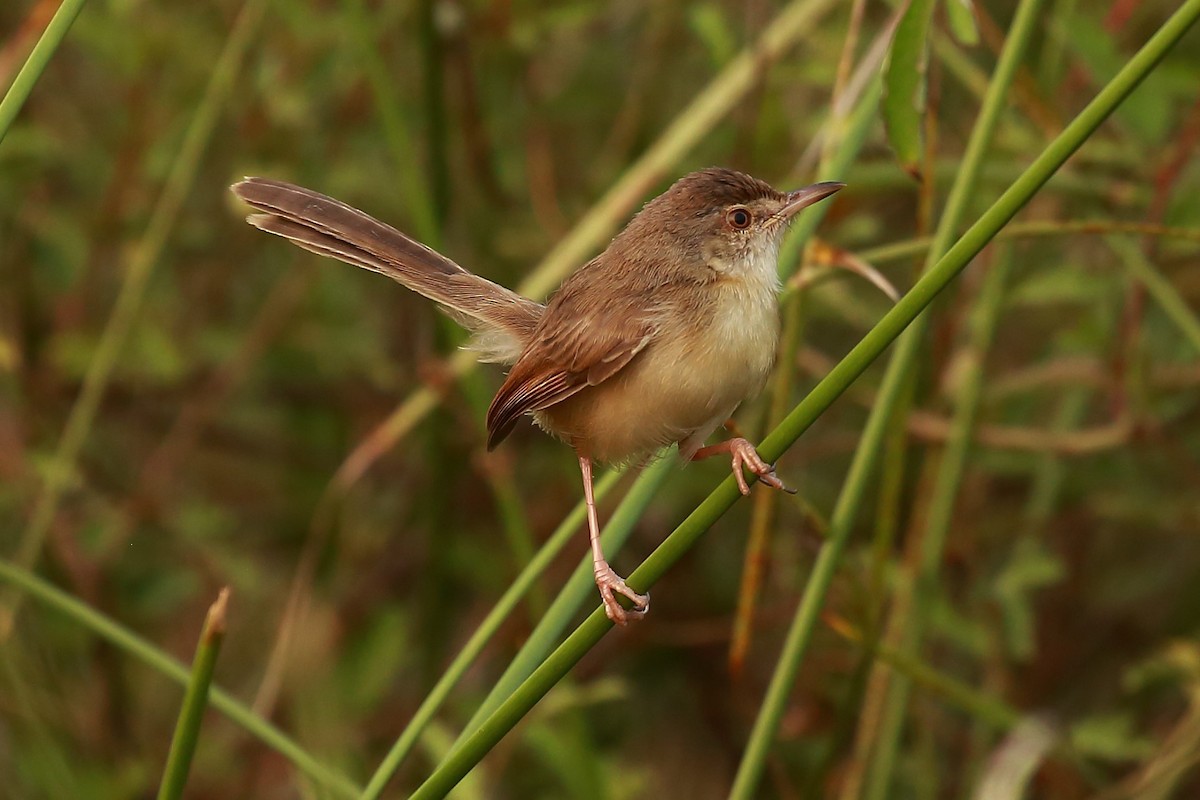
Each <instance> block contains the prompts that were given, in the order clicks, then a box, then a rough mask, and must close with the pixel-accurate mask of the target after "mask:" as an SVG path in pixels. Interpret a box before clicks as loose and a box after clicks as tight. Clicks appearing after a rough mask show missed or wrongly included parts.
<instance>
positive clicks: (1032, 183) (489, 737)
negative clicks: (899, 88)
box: [412, 0, 1200, 800]
mask: <svg viewBox="0 0 1200 800" xmlns="http://www.w3.org/2000/svg"><path fill="white" fill-rule="evenodd" d="M1198 16H1200V0H1188V1H1187V2H1186V3H1185V4H1184V5H1183V6H1182V7H1181V8H1180V9H1179V11H1177V12H1176V13H1175V14H1174V15H1173V16H1172V17H1171V18H1170V19H1169V20H1168V21H1167V22H1166V23H1164V25H1163V26H1162V27H1161V28H1160V29H1159V30H1158V32H1157V33H1155V34H1154V36H1153V37H1151V39H1150V41H1149V42H1147V43H1146V45H1145V46H1143V47H1142V49H1141V50H1140V51H1138V53H1137V54H1136V55H1134V56H1133V58H1132V59H1130V61H1129V62H1128V63H1127V64H1126V65H1125V66H1124V67H1123V68H1122V70H1121V71H1120V72H1119V73H1118V74H1117V75H1116V76H1115V77H1114V78H1113V79H1112V81H1110V82H1109V84H1108V85H1107V86H1105V87H1104V89H1102V90H1101V91H1100V93H1099V94H1098V95H1097V96H1096V98H1095V99H1093V100H1092V102H1091V103H1089V104H1088V106H1087V107H1086V108H1084V109H1083V111H1082V112H1080V114H1079V116H1077V117H1076V118H1075V120H1074V121H1072V122H1071V124H1070V125H1068V126H1067V127H1066V129H1064V130H1063V132H1062V133H1061V134H1060V135H1059V136H1058V137H1057V138H1056V139H1055V140H1054V141H1053V142H1051V144H1050V145H1049V146H1048V147H1047V148H1046V150H1045V151H1044V152H1043V153H1042V154H1041V155H1039V156H1038V158H1037V159H1036V160H1035V161H1034V162H1033V164H1031V165H1030V166H1029V168H1028V169H1027V170H1026V171H1025V172H1024V173H1023V174H1022V175H1021V176H1020V177H1019V178H1018V179H1017V180H1016V182H1015V183H1013V185H1012V186H1011V187H1009V189H1008V190H1007V191H1005V192H1004V194H1003V195H1001V197H1000V199H999V200H997V201H996V202H995V203H994V204H993V205H992V206H991V208H989V209H988V210H987V211H986V212H985V213H984V214H983V216H981V217H980V218H979V220H978V221H977V222H976V223H975V224H974V225H972V226H971V227H970V229H968V230H967V232H966V233H965V234H963V236H962V238H961V239H959V241H958V242H957V243H956V244H955V245H954V247H952V248H950V250H949V251H948V252H947V253H946V255H945V256H943V257H942V258H941V259H939V260H938V262H937V264H936V265H935V266H934V268H933V269H932V270H930V271H929V272H928V273H927V274H926V275H925V276H924V277H923V278H922V279H921V280H920V281H919V282H918V283H917V284H916V285H915V286H914V287H913V288H912V290H911V291H910V292H909V293H908V294H907V295H906V296H905V297H903V298H902V299H901V300H900V302H899V303H897V304H896V305H895V306H894V307H893V308H892V310H891V311H889V312H888V314H887V315H886V316H884V318H883V319H882V320H881V321H880V322H879V324H878V325H876V327H875V328H874V329H872V330H871V331H870V332H869V333H868V334H867V335H866V336H865V337H864V338H863V340H862V341H861V342H860V343H859V344H858V345H857V346H856V347H855V348H854V349H853V350H851V352H850V353H849V354H848V355H847V356H846V357H845V358H844V359H843V360H842V361H841V362H840V363H839V364H838V365H837V366H836V367H834V368H833V370H831V371H830V373H829V374H828V375H827V376H826V377H825V379H824V380H822V381H821V382H820V383H819V384H818V385H817V386H816V387H815V388H814V389H813V391H812V392H811V393H809V395H808V396H807V397H806V398H805V399H804V400H803V401H801V402H800V403H799V404H798V405H797V406H796V407H795V408H794V409H793V410H792V413H791V414H789V415H788V417H787V418H786V419H785V420H784V422H783V423H782V424H781V425H780V426H779V427H778V428H776V429H775V431H774V432H773V433H772V434H771V435H770V436H768V437H767V438H766V440H764V442H763V444H762V446H761V447H760V448H759V452H760V453H761V454H762V455H763V457H764V458H766V459H767V460H770V461H774V460H776V459H778V458H779V456H780V455H781V454H782V453H783V452H784V450H786V449H787V448H788V447H790V446H791V445H792V444H793V443H794V442H795V441H796V440H797V439H798V438H799V437H800V435H801V434H802V433H803V432H804V431H805V430H806V429H807V428H808V427H809V426H810V425H812V423H813V422H814V421H815V420H816V419H817V417H819V416H820V415H821V414H822V413H823V412H824V411H825V410H826V409H827V408H828V407H829V406H831V405H832V404H833V402H834V401H835V400H836V399H837V398H838V397H839V396H840V395H841V394H842V392H844V391H845V390H846V388H847V387H849V385H850V384H851V383H852V382H853V381H854V380H855V379H856V378H857V377H858V376H859V375H861V374H862V372H863V371H864V370H866V368H867V367H868V366H869V365H870V364H871V362H872V361H874V359H875V358H877V357H878V356H879V355H880V354H881V353H882V352H883V351H884V350H885V349H886V348H887V346H888V345H889V344H891V343H892V342H893V341H894V340H895V339H896V337H897V336H898V335H899V334H900V332H901V331H902V330H904V328H905V327H906V326H907V325H908V324H909V323H911V322H912V321H913V320H914V319H915V318H916V317H917V315H918V314H920V313H921V311H922V310H924V308H925V307H926V306H927V305H928V304H929V303H930V302H932V300H933V298H934V297H936V296H937V294H938V293H939V292H940V291H941V290H942V289H944V288H945V287H946V286H947V285H948V284H949V283H950V281H951V280H953V279H954V277H955V276H956V275H957V274H958V273H959V272H960V271H961V270H962V269H963V268H964V267H966V265H967V264H968V263H969V262H970V261H971V259H972V258H974V256H975V255H976V254H978V253H979V251H980V250H982V249H983V247H984V246H985V245H986V244H987V243H988V242H989V241H990V240H991V239H992V238H993V237H994V236H995V235H996V233H997V232H999V230H1000V229H1001V228H1002V227H1004V225H1005V224H1006V223H1007V222H1008V221H1009V220H1010V219H1012V217H1013V216H1014V215H1015V214H1016V213H1017V212H1018V211H1019V210H1020V209H1021V207H1022V206H1024V205H1025V203H1027V202H1028V201H1029V199H1030V198H1031V197H1033V195H1034V194H1035V193H1036V192H1037V190H1038V189H1039V188H1040V187H1041V186H1042V184H1044V183H1045V182H1046V181H1047V180H1048V179H1049V178H1050V176H1051V175H1053V174H1054V172H1055V171H1056V170H1057V169H1058V168H1059V167H1061V166H1062V164H1063V162H1065V161H1066V160H1067V158H1068V157H1070V155H1071V154H1072V153H1073V152H1074V151H1075V150H1076V149H1078V148H1079V147H1080V146H1081V145H1082V144H1083V143H1084V142H1085V141H1086V140H1087V138H1088V137H1089V136H1090V135H1091V133H1092V132H1093V131H1094V130H1095V129H1096V128H1097V127H1098V126H1099V125H1100V123H1101V122H1103V121H1104V119H1105V118H1106V117H1107V116H1108V115H1109V114H1110V113H1112V111H1113V109H1114V108H1116V107H1117V106H1118V105H1119V104H1120V102H1121V101H1122V100H1123V99H1125V97H1126V96H1127V95H1128V94H1129V93H1130V92H1131V91H1133V89H1134V88H1135V87H1136V86H1137V84H1138V83H1139V82H1140V81H1141V80H1142V79H1143V78H1144V77H1145V76H1146V75H1147V74H1149V73H1150V71H1151V70H1152V69H1153V68H1154V66H1155V64H1157V63H1158V61H1159V60H1160V59H1161V58H1162V57H1163V56H1164V55H1166V53H1167V51H1168V50H1169V49H1170V48H1171V46H1172V45H1173V44H1175V42H1176V41H1178V40H1179V38H1180V37H1182V36H1183V34H1184V33H1185V32H1186V31H1187V30H1188V28H1189V27H1190V26H1191V24H1192V23H1193V22H1194V21H1195V20H1196V18H1197V17H1198ZM740 496H741V495H740V493H739V492H738V490H737V485H736V483H735V481H734V479H733V476H730V477H729V478H727V479H726V480H725V481H723V482H722V483H721V485H720V486H718V487H717V488H716V489H715V490H714V491H713V492H712V493H711V494H710V495H709V496H708V498H707V499H705V500H704V501H703V502H702V503H701V504H700V505H699V506H698V507H697V508H696V510H695V511H693V512H692V513H691V514H690V515H689V516H688V517H687V519H685V520H684V521H683V522H682V523H681V524H680V525H679V527H677V528H676V529H675V531H674V532H673V533H672V534H671V535H670V536H669V537H667V539H666V541H664V542H663V543H662V544H661V545H660V546H659V547H658V548H657V549H656V550H655V551H654V552H653V553H652V554H651V555H650V557H649V558H647V559H646V561H645V562H643V564H642V565H641V566H640V567H639V568H638V569H637V570H636V571H635V572H634V573H633V574H632V575H630V576H629V578H628V579H627V583H629V585H630V586H631V587H633V588H634V589H635V590H636V591H644V590H645V589H647V588H649V587H650V586H652V585H653V584H654V582H655V581H657V580H658V579H659V578H661V577H662V575H663V574H664V573H665V572H666V571H667V570H668V569H670V568H671V567H672V566H673V565H674V564H675V563H676V562H677V561H678V560H679V559H681V558H682V557H683V556H684V554H686V553H687V552H688V551H689V550H690V549H691V547H692V546H693V545H694V544H695V543H696V541H697V540H698V539H699V538H700V537H701V536H702V535H703V534H704V532H705V531H707V530H708V528H709V527H711V526H712V524H713V523H714V522H715V521H716V520H717V519H719V518H720V517H721V515H722V514H724V512H725V511H727V510H728V509H729V508H730V507H731V506H732V505H733V503H734V502H735V501H736V500H737V498H738V497H740ZM827 546H828V545H827ZM611 627H612V623H610V622H609V621H608V619H607V618H606V617H605V616H604V612H603V611H602V610H600V609H597V610H596V611H595V612H593V613H592V614H591V615H590V616H589V617H588V618H587V619H586V620H585V621H584V622H583V623H582V624H581V625H580V626H579V627H578V628H576V629H575V631H574V632H573V633H572V634H571V635H570V636H568V637H567V639H566V641H564V642H563V643H562V644H561V645H560V646H559V647H558V648H557V649H556V650H555V651H554V652H553V653H551V654H550V656H549V657H548V658H547V659H546V660H545V661H544V662H543V663H542V664H541V666H539V667H538V668H537V669H536V670H535V671H534V672H533V674H532V675H530V676H529V678H528V679H527V680H525V682H524V683H522V684H521V685H520V686H519V687H518V688H517V689H516V691H514V692H513V694H512V695H511V696H510V697H509V698H508V699H507V700H506V701H504V703H502V704H501V705H500V706H499V707H498V708H497V709H496V711H495V712H493V713H492V715H491V716H490V717H489V718H488V719H487V720H485V721H484V723H483V724H482V725H481V726H480V727H479V729H478V730H476V731H475V733H473V734H472V735H471V736H470V738H469V739H467V741H466V742H464V743H463V744H462V746H460V747H459V748H458V749H457V750H455V751H454V752H453V753H452V754H451V755H450V756H449V757H448V758H447V759H446V760H445V761H443V762H442V763H441V764H440V765H439V766H438V768H437V769H436V770H435V771H434V772H433V773H432V774H431V775H430V776H429V778H428V779H427V780H426V782H425V783H424V784H423V785H422V786H421V787H420V788H418V789H417V791H416V792H415V793H414V794H413V795H412V798H413V800H428V798H433V797H443V796H445V795H446V793H448V792H449V791H450V790H451V789H452V788H453V787H454V785H455V784H456V783H457V782H458V781H459V780H460V779H461V778H462V776H463V775H465V774H466V773H467V772H468V771H470V769H471V768H472V767H473V766H474V765H475V764H477V763H478V762H479V761H480V760H481V759H482V758H483V756H484V755H485V754H486V753H487V752H488V751H489V750H490V749H491V748H492V747H493V746H494V745H495V744H496V743H497V742H498V741H499V740H500V739H501V738H502V737H503V736H504V735H505V734H506V733H507V732H508V731H509V730H511V729H512V727H513V726H514V725H516V724H517V722H518V721H519V720H520V719H521V718H522V717H523V716H524V715H525V714H526V713H528V711H529V710H530V709H531V708H532V707H533V706H534V705H535V704H536V703H537V701H538V700H540V699H541V698H542V697H543V696H545V694H546V692H548V691H549V690H550V688H551V687H552V686H554V684H555V683H557V682H558V681H559V680H561V679H562V677H563V676H565V675H566V674H567V672H569V671H570V669H571V667H573V666H574V665H575V664H576V663H578V662H579V660H580V659H581V658H583V656H584V655H585V654H586V653H587V652H588V651H589V650H590V649H591V648H592V647H593V646H594V645H595V644H596V643H597V642H599V641H600V639H601V638H602V637H603V636H604V634H605V633H607V632H608V631H609V630H610V629H611Z"/></svg>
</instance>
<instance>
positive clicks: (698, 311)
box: [231, 167, 845, 625]
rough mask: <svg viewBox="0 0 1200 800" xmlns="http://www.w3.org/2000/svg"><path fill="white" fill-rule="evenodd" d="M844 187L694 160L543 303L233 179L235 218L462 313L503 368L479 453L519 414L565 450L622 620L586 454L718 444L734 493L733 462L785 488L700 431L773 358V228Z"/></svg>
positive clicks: (292, 189) (337, 213) (386, 235)
mask: <svg viewBox="0 0 1200 800" xmlns="http://www.w3.org/2000/svg"><path fill="white" fill-rule="evenodd" d="M844 186H845V184H843V183H840V182H836V181H825V182H821V183H816V184H813V185H810V186H805V187H803V188H800V189H796V190H794V191H788V192H783V191H778V190H776V189H775V188H773V187H772V186H771V185H770V184H769V183H767V182H765V181H762V180H759V179H758V178H754V177H752V176H750V175H747V174H745V173H743V172H739V171H736V170H733V169H728V168H723V167H710V168H707V169H702V170H699V171H696V172H692V173H690V174H687V175H685V176H683V177H681V178H679V179H678V180H677V181H675V182H674V183H673V184H672V185H671V186H670V187H669V188H668V189H667V190H666V191H665V192H663V193H662V194H660V195H658V196H657V197H655V198H653V199H651V200H650V201H648V202H647V203H646V204H645V205H644V206H643V207H642V208H641V210H640V211H638V213H637V214H635V215H634V216H633V217H632V219H630V220H629V222H628V223H627V224H626V226H625V227H624V228H623V229H622V230H621V231H620V232H619V233H618V234H617V235H616V236H615V237H614V238H613V239H612V241H611V242H610V243H609V245H608V246H607V247H606V248H605V249H604V250H603V251H602V252H601V253H599V254H598V255H596V256H595V257H594V258H592V259H591V260H590V261H588V262H587V263H585V264H584V265H583V266H582V267H580V268H579V269H578V270H576V271H575V272H574V273H572V274H571V275H570V276H569V277H567V278H566V280H564V281H563V283H562V285H561V286H560V287H559V289H558V290H557V291H556V292H554V293H553V294H552V295H551V296H550V298H549V299H548V300H547V301H546V302H545V303H544V304H543V303H539V302H537V301H535V300H532V299H530V298H527V297H524V296H522V295H520V294H518V293H516V292H513V291H511V290H509V289H507V288H505V287H503V286H500V285H499V284H497V283H494V282H492V281H490V280H488V279H486V278H484V277H481V276H479V275H476V274H475V273H473V272H470V271H468V270H466V269H464V268H463V267H461V266H459V265H458V264H457V263H455V262H454V261H452V260H450V259H449V258H447V257H446V256H444V255H442V254H440V253H438V252H436V251H434V250H433V249H431V248H429V247H427V246H425V245H423V244H421V243H420V242H418V241H416V240H414V239H412V238H410V237H409V236H407V235H405V234H403V233H401V232H400V231H399V230H397V229H396V228H393V227H392V226H390V225H387V224H385V223H383V222H380V221H379V220H377V219H375V218H374V217H371V216H370V215H368V214H366V213H364V212H362V211H359V210H358V209H356V208H353V207H351V206H349V205H347V204H345V203H342V202H341V201H338V200H335V199H333V198H331V197H328V196H326V195H323V194H320V193H318V192H315V191H313V190H311V189H306V188H303V187H301V186H297V185H294V184H291V183H287V182H284V181H279V180H273V179H270V178H259V177H247V178H245V179H244V180H242V181H239V182H238V183H235V184H234V185H233V186H232V187H231V190H232V191H233V193H234V194H235V195H236V196H237V197H238V198H240V199H241V200H242V201H244V202H245V203H246V204H248V205H249V206H250V207H251V208H252V209H253V210H254V213H252V214H250V215H249V216H248V217H247V218H246V220H247V222H249V223H250V224H251V225H253V226H254V227H256V228H258V229H260V230H263V231H266V232H268V233H272V234H275V235H277V236H281V237H283V238H284V239H287V240H290V241H291V242H293V243H294V244H296V245H298V246H300V247H302V248H304V249H306V250H309V251H311V252H314V253H317V254H319V255H322V256H329V257H332V258H335V259H338V260H340V261H344V262H346V263H348V264H352V265H354V266H357V267H361V268H363V269H366V270H370V271H372V272H377V273H380V274H382V275H386V276H387V277H389V278H392V279H393V280H395V281H396V282H398V283H400V284H402V285H404V286H406V287H408V288H409V289H411V290H412V291H414V292H416V293H418V294H420V295H423V296H424V297H426V298H429V299H430V300H432V301H434V302H435V303H436V304H437V305H438V306H440V307H441V308H442V310H444V311H445V312H446V313H447V314H449V315H450V316H451V317H452V318H453V319H455V320H456V321H458V322H459V323H461V324H462V325H463V326H464V327H465V328H466V329H467V330H468V331H469V332H470V333H471V334H472V339H471V342H470V344H469V345H467V346H468V347H470V348H472V349H474V350H475V351H477V353H478V356H479V359H480V360H481V361H488V362H498V363H501V364H506V365H510V367H511V368H510V369H509V371H508V373H507V375H506V376H505V378H504V381H503V383H502V384H501V385H500V388H499V389H498V390H497V392H496V394H495V397H494V398H493V400H492V402H491V405H490V407H489V408H488V411H487V448H488V449H489V450H492V449H494V448H495V447H496V446H497V445H499V444H500V443H501V442H502V441H503V440H504V439H505V438H506V437H507V436H508V435H509V434H510V433H511V432H512V430H513V429H514V427H515V426H516V425H517V424H518V423H519V422H520V420H521V419H522V418H523V417H525V416H527V415H528V416H532V418H533V421H534V422H535V423H536V425H537V426H538V427H540V428H541V429H542V430H544V431H545V432H546V433H548V434H550V435H551V436H553V437H555V438H556V439H559V440H561V441H562V442H565V443H566V444H568V445H569V446H570V447H571V448H572V449H573V450H574V451H575V455H576V457H577V459H578V462H579V469H580V473H581V477H582V481H583V493H584V500H585V503H586V507H587V524H588V536H589V542H590V547H591V553H592V562H593V575H594V577H595V581H596V586H597V588H598V590H599V592H600V596H601V599H602V601H603V605H604V610H605V614H606V615H607V617H608V618H609V619H610V620H611V621H612V622H614V623H616V624H619V625H625V624H627V623H628V622H630V621H632V620H637V619H641V618H643V617H644V616H645V615H646V613H647V611H649V607H650V598H649V595H648V594H640V593H638V592H635V591H634V590H633V589H631V588H630V587H629V586H628V585H627V584H626V583H625V580H624V579H623V578H621V577H620V576H619V575H617V573H616V572H615V571H614V570H613V569H612V567H611V566H610V565H609V563H608V560H607V559H606V558H605V556H604V553H603V551H602V549H601V546H600V525H599V521H598V516H597V512H596V502H595V497H594V493H593V489H592V467H593V464H597V463H600V464H609V465H616V466H622V465H637V464H643V463H645V462H646V461H647V460H648V459H650V458H653V457H655V456H657V455H658V454H660V453H662V452H663V451H665V450H666V449H667V448H669V447H671V446H673V445H674V446H677V447H678V453H679V457H680V458H681V459H683V460H684V461H685V462H686V461H695V460H700V459H704V458H709V457H711V456H716V455H724V456H726V457H728V458H729V459H730V464H731V469H732V471H733V474H734V476H735V477H736V479H737V484H738V488H739V490H740V491H741V493H742V494H743V495H748V494H749V492H750V487H749V483H748V482H747V480H746V476H745V474H744V470H748V471H749V472H750V473H751V474H753V475H754V476H755V478H756V479H757V480H758V481H759V482H761V483H763V484H765V485H767V486H769V487H772V488H775V489H779V490H785V491H788V489H787V487H786V486H785V485H784V484H783V482H782V481H781V480H780V479H779V478H778V477H777V476H776V474H775V469H774V467H773V466H772V465H770V464H768V463H767V462H766V461H765V460H763V458H762V457H761V456H759V454H758V451H757V450H756V449H755V447H754V445H753V444H751V443H750V442H749V441H748V440H746V439H745V438H742V437H740V436H734V437H733V438H730V439H727V440H725V441H722V442H718V443H715V444H707V445H706V444H705V442H706V441H707V440H708V438H709V437H710V436H711V435H712V434H713V433H714V432H715V431H716V429H717V428H718V427H719V426H721V425H722V423H724V422H725V421H726V420H728V419H729V418H730V417H731V416H732V414H733V413H734V411H735V410H736V409H737V407H738V406H739V405H740V404H741V403H742V402H743V401H744V400H746V399H748V398H750V397H753V396H754V395H756V394H757V393H758V392H760V391H761V390H762V387H763V386H764V384H765V383H766V380H767V377H768V375H769V374H770V372H771V370H772V368H773V366H774V363H775V356H776V349H777V344H778V340H779V329H780V325H779V310H778V294H779V291H780V289H781V285H780V280H779V273H778V267H777V262H778V255H779V248H780V244H781V242H782V240H783V237H784V233H785V232H786V230H787V229H788V226H789V224H790V222H791V221H792V220H794V219H795V218H796V215H797V214H798V213H799V212H800V211H801V210H802V209H804V208H807V207H809V206H811V205H813V204H814V203H816V202H818V201H820V200H823V199H825V198H827V197H829V196H830V195H832V194H834V193H835V192H837V191H839V190H841V189H842V188H843V187H844ZM618 596H622V597H624V598H627V599H628V600H629V601H630V603H631V604H632V606H631V607H629V608H626V607H625V606H624V605H623V604H622V603H621V602H620V601H619V600H618Z"/></svg>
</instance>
